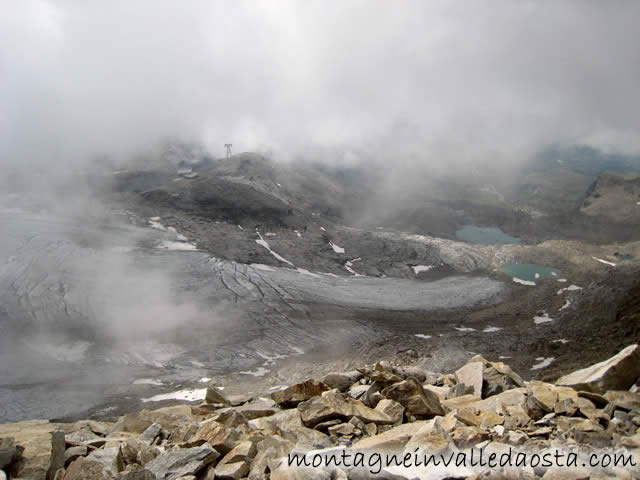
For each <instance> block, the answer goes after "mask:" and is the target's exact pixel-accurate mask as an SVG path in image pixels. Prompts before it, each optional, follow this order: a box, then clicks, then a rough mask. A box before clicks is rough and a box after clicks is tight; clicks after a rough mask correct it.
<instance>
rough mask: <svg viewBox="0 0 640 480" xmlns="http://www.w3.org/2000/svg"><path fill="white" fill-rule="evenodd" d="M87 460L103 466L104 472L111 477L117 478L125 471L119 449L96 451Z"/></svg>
mask: <svg viewBox="0 0 640 480" xmlns="http://www.w3.org/2000/svg"><path fill="white" fill-rule="evenodd" d="M87 460H91V461H93V462H98V463H99V464H100V465H102V468H103V470H104V472H105V473H106V474H108V475H111V476H115V475H117V474H118V473H120V472H121V471H122V470H124V460H123V458H122V453H121V452H120V448H119V447H111V448H104V449H100V450H94V451H93V452H91V453H90V454H89V455H87Z"/></svg>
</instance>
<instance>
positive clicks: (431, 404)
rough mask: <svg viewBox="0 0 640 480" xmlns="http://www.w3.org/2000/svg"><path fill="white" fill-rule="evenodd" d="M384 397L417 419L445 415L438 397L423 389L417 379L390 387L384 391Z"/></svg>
mask: <svg viewBox="0 0 640 480" xmlns="http://www.w3.org/2000/svg"><path fill="white" fill-rule="evenodd" d="M382 395H383V396H384V397H386V398H390V399H392V400H395V401H396V402H398V403H399V404H400V405H402V406H403V407H404V408H405V409H406V412H407V414H411V415H413V416H415V417H416V418H431V417H434V416H436V415H444V414H445V411H444V409H443V408H442V405H441V404H440V400H439V399H438V396H437V395H436V394H435V393H433V392H432V391H430V390H425V389H424V388H422V385H421V384H420V382H418V381H417V380H416V379H415V378H408V379H407V380H403V381H402V382H398V383H394V384H393V385H390V386H388V387H387V388H385V389H384V390H382Z"/></svg>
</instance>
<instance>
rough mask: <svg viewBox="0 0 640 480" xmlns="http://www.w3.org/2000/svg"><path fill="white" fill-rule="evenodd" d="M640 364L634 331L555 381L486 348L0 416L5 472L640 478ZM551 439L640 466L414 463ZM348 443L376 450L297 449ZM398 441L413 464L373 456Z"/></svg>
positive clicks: (545, 445) (170, 479) (545, 443)
mask: <svg viewBox="0 0 640 480" xmlns="http://www.w3.org/2000/svg"><path fill="white" fill-rule="evenodd" d="M639 378H640V347H638V345H631V346H629V347H627V348H626V349H624V350H623V351H621V352H620V353H618V354H617V355H616V356H614V357H612V358H610V359H609V360H607V361H605V362H601V363H599V364H596V365H593V366H591V367H588V368H585V369H583V370H579V371H577V372H574V373H572V374H569V375H566V376H564V377H561V378H559V379H558V380H557V381H556V382H555V384H551V383H544V382H540V381H531V382H525V381H523V380H522V379H521V378H520V376H519V375H518V374H516V373H515V372H513V371H512V370H511V368H510V367H509V366H507V365H505V364H504V363H502V362H490V361H488V360H486V359H484V358H482V357H481V356H476V357H473V358H472V359H471V360H469V361H468V362H467V363H466V364H465V365H464V366H463V367H461V368H459V369H458V370H457V371H456V372H455V373H451V374H446V375H440V376H436V375H431V374H429V373H428V372H425V371H422V370H420V369H417V368H415V367H403V366H396V365H392V364H390V363H387V362H379V363H377V364H376V365H374V366H367V367H363V368H359V369H357V370H355V371H351V372H344V373H330V374H328V375H326V376H325V377H324V378H322V379H319V380H318V379H309V380H307V381H305V382H302V383H298V384H295V385H291V386H289V387H287V388H285V389H282V390H277V391H272V392H271V393H270V394H265V396H262V397H258V398H241V397H237V396H233V397H232V396H229V397H228V398H227V397H225V396H224V394H223V393H222V391H221V390H220V389H219V388H217V387H216V386H213V385H212V386H210V387H209V388H208V389H207V396H206V399H205V403H203V404H201V405H193V404H189V405H178V406H172V407H167V408H161V409H158V410H142V411H141V412H139V413H132V414H128V415H125V416H123V417H121V418H120V419H119V420H118V421H117V422H115V423H109V422H97V421H93V420H85V421H79V422H76V423H71V424H62V423H50V422H48V421H46V420H33V421H26V422H19V423H12V424H4V425H0V468H2V471H0V478H4V477H5V476H6V477H8V478H22V479H47V480H77V479H96V480H98V479H105V480H106V479H123V480H124V479H127V480H152V479H158V480H174V479H184V480H186V479H190V480H195V479H211V480H214V479H240V478H249V479H255V480H258V479H267V478H272V479H305V478H313V479H346V478H348V479H364V478H388V479H413V478H429V479H431V478H434V479H435V478H545V479H556V478H572V479H578V478H580V479H587V478H592V479H595V478H640V467H639V466H638V465H640V393H638V384H637V382H638V379H639ZM549 448H556V449H562V450H563V451H567V452H578V453H576V455H578V454H579V453H581V452H601V453H602V452H608V453H610V454H612V455H613V454H626V455H629V454H630V455H632V456H633V457H632V458H633V459H634V461H635V466H632V465H630V464H627V465H626V466H620V465H618V466H614V465H608V466H606V468H599V469H595V468H585V467H584V466H583V465H582V460H581V461H580V462H579V463H577V464H576V465H570V467H571V468H561V466H557V465H555V464H554V465H551V466H549V465H545V466H543V465H538V466H533V465H527V466H522V465H520V466H513V465H506V466H502V467H500V466H498V467H495V466H482V468H481V467H477V466H475V467H474V468H473V469H471V467H468V466H459V465H458V466H456V467H455V468H454V466H453V465H452V466H451V468H444V467H442V466H439V467H434V466H433V465H430V466H428V467H425V466H415V465H411V466H408V465H406V464H404V465H403V464H402V458H405V457H404V456H405V455H406V454H407V453H410V454H411V455H414V454H415V453H418V452H419V453H420V454H423V453H424V454H437V455H441V454H442V455H444V456H445V457H446V456H447V455H452V454H453V455H458V454H459V453H460V452H465V451H469V449H474V450H478V451H480V450H482V451H483V452H487V453H489V452H494V453H495V452H497V453H498V454H500V453H501V452H502V453H505V452H507V451H510V450H518V451H526V452H535V451H544V450H545V449H549ZM343 452H349V453H350V455H356V454H357V453H358V452H360V454H361V455H363V456H362V458H367V459H368V460H367V461H366V463H364V464H360V465H358V464H356V465H354V464H353V463H357V462H354V461H353V459H354V458H357V455H356V456H355V457H354V456H351V457H350V458H351V460H352V463H351V464H349V465H345V464H344V463H342V464H339V465H338V466H336V465H335V464H334V465H330V466H326V465H319V466H316V467H314V466H305V465H302V466H296V465H297V464H294V465H290V464H289V461H288V459H289V458H291V455H292V454H298V458H300V459H302V458H306V459H309V461H310V463H311V464H313V460H312V459H313V458H314V456H316V457H317V456H318V454H320V455H327V454H334V455H337V456H338V458H340V456H341V455H342V453H343ZM389 452H392V453H395V454H396V455H397V456H398V458H400V465H398V464H397V463H396V464H393V465H392V466H388V465H381V464H378V463H375V464H372V462H371V459H372V458H374V459H376V458H378V457H376V455H382V454H383V453H385V454H388V453H389ZM305 455H306V457H304V456H305ZM365 455H366V457H365ZM411 455H410V456H411ZM342 458H344V457H342ZM580 458H582V457H580ZM603 463H604V462H603ZM492 467H493V468H492Z"/></svg>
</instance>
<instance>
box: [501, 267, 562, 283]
mask: <svg viewBox="0 0 640 480" xmlns="http://www.w3.org/2000/svg"><path fill="white" fill-rule="evenodd" d="M503 270H504V272H505V273H506V274H507V275H509V276H510V277H514V278H519V279H520V280H526V281H528V282H535V281H536V280H540V279H542V278H560V270H558V269H556V268H551V267H545V266H543V265H536V264H534V263H507V264H506V265H505V266H504V267H503Z"/></svg>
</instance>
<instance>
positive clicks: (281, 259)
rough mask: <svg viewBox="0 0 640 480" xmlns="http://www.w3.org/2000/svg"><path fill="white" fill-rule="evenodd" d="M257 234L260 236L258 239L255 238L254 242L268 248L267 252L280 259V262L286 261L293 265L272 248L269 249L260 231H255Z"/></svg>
mask: <svg viewBox="0 0 640 480" xmlns="http://www.w3.org/2000/svg"><path fill="white" fill-rule="evenodd" d="M256 233H257V234H258V237H260V239H259V240H256V243H257V244H258V245H260V246H262V247H264V248H266V249H267V250H269V253H270V254H271V255H273V256H274V257H276V258H277V259H278V260H280V261H281V262H284V263H288V264H289V265H291V266H294V265H293V263H291V262H290V261H289V260H287V259H286V258H284V257H282V256H280V255H278V254H277V253H276V252H274V251H273V250H271V247H270V246H269V244H268V243H267V241H266V240H265V239H264V238H262V235H260V232H256Z"/></svg>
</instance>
